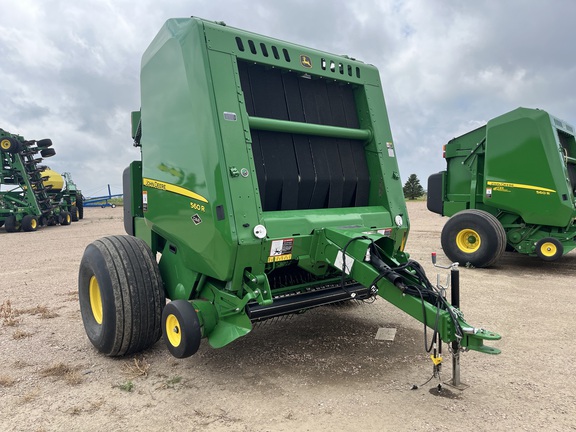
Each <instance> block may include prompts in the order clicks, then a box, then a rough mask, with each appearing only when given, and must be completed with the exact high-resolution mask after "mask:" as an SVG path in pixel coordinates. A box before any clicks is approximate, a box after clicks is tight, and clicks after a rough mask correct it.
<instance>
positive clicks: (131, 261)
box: [78, 235, 166, 356]
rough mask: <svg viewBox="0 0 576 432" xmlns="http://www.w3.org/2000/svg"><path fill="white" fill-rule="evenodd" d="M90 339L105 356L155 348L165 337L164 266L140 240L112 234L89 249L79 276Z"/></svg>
mask: <svg viewBox="0 0 576 432" xmlns="http://www.w3.org/2000/svg"><path fill="white" fill-rule="evenodd" d="M78 294H79V299H80V312H81V314H82V321H83V323H84V328H85V330H86V334H87V335H88V339H89V340H90V342H92V344H93V345H94V346H95V347H96V349H97V350H98V351H100V352H101V353H103V354H105V355H107V356H123V355H127V354H133V353H136V352H139V351H143V350H145V349H147V348H149V347H151V346H152V345H153V344H154V343H155V342H156V341H157V340H158V339H160V336H161V334H162V333H161V331H162V330H161V320H162V309H163V308H164V305H165V304H166V297H165V294H164V288H163V286H162V279H161V278H160V270H159V269H158V264H157V263H156V260H155V258H154V257H153V256H152V251H151V250H150V248H149V247H148V245H147V244H146V243H145V242H144V241H143V240H141V239H139V238H137V237H132V236H126V235H124V236H109V237H104V238H101V239H99V240H96V241H94V242H92V243H91V244H89V245H88V247H86V250H85V251H84V255H83V257H82V261H81V262H80V273H79V275H78Z"/></svg>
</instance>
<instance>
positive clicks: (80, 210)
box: [76, 195, 84, 219]
mask: <svg viewBox="0 0 576 432" xmlns="http://www.w3.org/2000/svg"><path fill="white" fill-rule="evenodd" d="M76 207H78V219H84V198H83V197H82V196H81V195H80V197H78V196H76Z"/></svg>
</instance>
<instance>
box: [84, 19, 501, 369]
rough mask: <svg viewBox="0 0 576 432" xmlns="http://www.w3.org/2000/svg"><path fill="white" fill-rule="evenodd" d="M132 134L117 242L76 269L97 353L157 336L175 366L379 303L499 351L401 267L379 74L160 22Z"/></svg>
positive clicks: (270, 43) (286, 46)
mask: <svg viewBox="0 0 576 432" xmlns="http://www.w3.org/2000/svg"><path fill="white" fill-rule="evenodd" d="M132 122H133V123H132V130H133V138H134V140H135V145H136V146H139V147H140V148H141V154H142V160H141V161H135V162H133V163H132V164H131V165H130V167H129V168H127V169H126V171H125V173H124V212H125V214H124V224H125V228H126V231H127V233H128V234H129V235H127V236H110V237H105V238H102V239H99V240H97V241H95V242H93V243H92V244H90V245H89V246H88V247H87V248H86V251H85V253H84V257H83V259H82V262H81V265H80V274H79V295H80V307H81V311H82V317H83V322H84V326H85V329H86V332H87V334H88V337H89V339H90V341H91V342H92V343H93V344H94V346H95V347H96V348H97V349H98V350H99V351H101V352H102V353H104V354H106V355H110V356H118V355H125V354H129V353H134V352H137V351H140V350H143V349H145V348H147V347H149V346H151V345H152V344H153V343H155V342H156V341H157V340H158V339H159V338H160V336H161V334H163V335H164V339H165V341H166V343H167V346H168V349H169V350H170V352H171V353H172V354H173V355H174V356H176V357H179V358H182V357H187V356H190V355H192V354H194V353H195V352H196V351H197V350H198V347H199V345H200V341H201V339H202V338H206V339H207V341H208V343H209V344H210V345H211V346H212V347H215V348H219V347H223V346H225V345H227V344H229V343H230V342H232V341H234V340H235V339H237V338H239V337H241V336H244V335H246V334H247V333H249V332H250V330H251V329H252V325H253V323H255V322H258V321H262V320H266V319H268V318H273V317H278V316H281V315H285V314H291V313H298V312H303V311H305V310H307V309H310V308H313V307H316V306H321V305H326V304H330V303H335V302H342V301H347V300H366V299H372V298H374V297H375V296H381V297H382V298H384V299H386V300H387V301H389V302H391V303H392V304H394V305H395V306H397V307H398V308H400V309H402V310H403V311H405V312H406V313H408V314H409V315H411V316H413V317H414V318H416V319H417V320H419V321H421V322H423V323H425V324H426V325H427V326H429V327H431V328H433V329H434V330H435V331H436V332H435V336H436V335H438V337H439V339H441V340H442V341H444V342H450V343H455V344H458V343H459V346H460V347H462V348H464V349H472V350H477V351H480V352H484V353H490V354H495V353H498V352H499V351H498V350H497V349H495V348H490V347H488V346H485V345H484V344H483V342H484V341H485V340H496V339H499V338H500V337H499V336H498V335H497V334H495V333H491V332H488V331H485V330H480V329H475V328H474V327H473V326H471V325H469V324H467V323H466V322H465V321H464V320H463V315H462V313H461V312H460V311H459V310H458V309H457V308H455V307H452V306H451V305H450V304H449V303H448V301H447V300H446V299H445V298H444V296H443V295H442V292H441V290H439V289H438V287H435V286H433V285H432V284H431V283H430V282H429V281H428V279H427V278H426V276H425V274H424V271H423V269H422V267H421V266H420V265H419V264H418V263H416V262H415V261H412V260H410V259H409V256H408V254H407V253H405V252H404V245H405V243H406V238H407V235H408V230H409V220H408V215H407V213H406V205H405V202H404V197H403V194H402V184H401V182H400V174H399V171H398V165H397V159H396V148H395V146H394V144H393V140H392V134H391V132H390V127H389V123H388V116H387V113H386V106H385V104H384V98H383V95H382V85H381V82H380V77H379V74H378V71H377V69H376V68H375V67H373V66H370V65H367V64H364V63H361V62H360V61H357V60H355V59H352V58H349V57H342V56H336V55H333V54H328V53H325V52H320V51H315V50H312V49H309V48H305V47H302V46H298V45H294V44H290V43H287V42H283V41H279V40H276V39H270V38H267V37H263V36H260V35H257V34H253V33H248V32H245V31H242V30H238V29H234V28H231V27H228V26H225V25H224V24H222V23H214V22H208V21H204V20H201V19H197V18H189V19H171V20H169V21H167V22H166V24H165V25H164V27H163V28H162V30H161V31H160V32H159V34H158V35H157V36H156V38H155V39H154V41H153V42H152V44H151V45H150V47H149V48H148V50H147V51H146V52H145V54H144V56H143V59H142V69H141V110H140V111H137V112H134V113H133V115H132ZM119 264H121V265H119ZM165 298H168V299H170V300H171V301H170V302H169V303H167V304H166V301H165ZM455 353H456V355H457V354H458V348H457V349H456V351H455Z"/></svg>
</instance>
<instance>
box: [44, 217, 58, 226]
mask: <svg viewBox="0 0 576 432" xmlns="http://www.w3.org/2000/svg"><path fill="white" fill-rule="evenodd" d="M57 224H58V219H57V217H56V216H50V217H49V218H48V221H47V223H46V225H48V226H54V225H57Z"/></svg>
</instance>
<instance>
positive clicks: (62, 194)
mask: <svg viewBox="0 0 576 432" xmlns="http://www.w3.org/2000/svg"><path fill="white" fill-rule="evenodd" d="M51 146H52V140H50V139H42V140H39V141H36V140H26V139H24V137H22V136H20V135H14V134H11V133H9V132H6V131H5V130H3V129H0V163H1V166H0V226H4V228H5V230H6V231H7V232H15V231H20V230H23V231H36V230H37V229H38V227H40V226H43V225H56V224H61V225H69V224H70V222H72V221H76V220H78V218H79V217H80V216H81V214H79V210H78V206H81V202H82V198H81V196H82V194H81V192H80V191H78V190H77V188H76V185H75V184H74V183H73V182H72V179H71V178H70V175H69V174H68V173H65V176H66V177H65V179H66V182H65V179H64V178H63V177H62V176H60V174H58V173H56V172H54V171H52V170H50V169H49V168H48V167H47V166H45V165H41V162H42V161H43V159H45V158H48V157H51V156H54V155H55V154H56V152H55V151H54V149H53V148H50V147H51ZM78 197H80V198H78Z"/></svg>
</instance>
